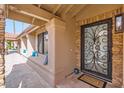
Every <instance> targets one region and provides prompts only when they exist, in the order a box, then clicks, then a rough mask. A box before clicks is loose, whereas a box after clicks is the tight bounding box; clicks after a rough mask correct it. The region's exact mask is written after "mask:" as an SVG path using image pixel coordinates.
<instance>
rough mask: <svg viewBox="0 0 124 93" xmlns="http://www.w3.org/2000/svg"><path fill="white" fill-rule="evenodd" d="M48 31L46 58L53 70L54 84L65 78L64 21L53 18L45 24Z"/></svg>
mask: <svg viewBox="0 0 124 93" xmlns="http://www.w3.org/2000/svg"><path fill="white" fill-rule="evenodd" d="M46 28H47V31H48V38H49V40H48V60H49V63H48V64H49V65H50V69H51V71H52V72H53V79H54V80H53V81H54V82H53V83H54V84H55V85H56V84H57V83H59V81H62V80H63V79H64V78H65V73H66V71H65V70H64V68H65V66H66V65H65V64H66V63H67V61H65V60H66V55H65V52H66V47H65V46H64V45H65V42H66V39H65V28H66V25H65V22H63V21H61V20H59V19H57V18H53V19H52V20H51V21H50V22H49V23H48V24H47V26H46ZM63 72H64V73H63Z"/></svg>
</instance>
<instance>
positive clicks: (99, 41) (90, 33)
mask: <svg viewBox="0 0 124 93" xmlns="http://www.w3.org/2000/svg"><path fill="white" fill-rule="evenodd" d="M107 28H108V24H101V25H96V26H90V27H87V28H85V29H84V31H85V32H84V33H85V35H84V63H85V64H84V65H85V66H84V67H85V69H88V70H91V71H95V72H99V73H102V74H105V75H107V56H108V54H107V51H108V47H107V46H108V45H107V44H108V43H107V40H108V38H107V35H108V33H107Z"/></svg>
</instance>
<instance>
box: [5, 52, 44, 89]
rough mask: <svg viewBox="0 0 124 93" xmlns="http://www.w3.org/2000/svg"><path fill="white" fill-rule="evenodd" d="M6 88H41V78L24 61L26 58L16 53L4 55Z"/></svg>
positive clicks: (42, 85)
mask: <svg viewBox="0 0 124 93" xmlns="http://www.w3.org/2000/svg"><path fill="white" fill-rule="evenodd" d="M5 58H6V62H5V66H6V70H5V71H6V72H5V73H6V78H5V79H6V87H7V88H42V87H44V85H45V82H43V79H42V78H41V77H40V76H39V75H38V74H37V73H36V72H35V71H34V70H33V69H32V68H31V67H30V66H29V65H28V64H27V63H26V62H27V61H28V60H27V58H25V57H24V56H22V55H20V54H18V53H11V54H8V55H6V56H5Z"/></svg>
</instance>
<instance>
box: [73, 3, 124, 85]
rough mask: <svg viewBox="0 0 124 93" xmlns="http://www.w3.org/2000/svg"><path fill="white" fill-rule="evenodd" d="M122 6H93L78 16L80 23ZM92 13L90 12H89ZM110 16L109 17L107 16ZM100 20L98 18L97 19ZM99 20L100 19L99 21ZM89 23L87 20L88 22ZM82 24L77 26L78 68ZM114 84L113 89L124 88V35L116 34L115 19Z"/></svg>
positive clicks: (113, 39)
mask: <svg viewBox="0 0 124 93" xmlns="http://www.w3.org/2000/svg"><path fill="white" fill-rule="evenodd" d="M120 6H121V5H91V6H89V7H88V8H87V9H85V10H84V11H82V13H80V14H79V15H78V16H77V18H76V19H77V20H78V22H80V21H79V20H83V19H86V18H90V17H94V16H97V15H100V14H104V13H107V12H109V11H110V10H112V11H113V9H117V8H119V7H120ZM89 11H90V12H89ZM107 16H108V15H107ZM96 18H98V17H96ZM98 20H99V19H98ZM86 21H87V20H86ZM81 24H82V23H80V25H79V24H77V30H76V33H75V39H76V41H75V44H76V51H75V52H76V55H77V56H76V58H77V66H78V67H80V26H81ZM112 27H113V28H112V44H113V45H112V78H113V79H112V83H110V86H112V87H122V83H123V82H122V81H123V34H122V33H118V34H116V33H115V29H114V28H115V26H114V17H113V25H112Z"/></svg>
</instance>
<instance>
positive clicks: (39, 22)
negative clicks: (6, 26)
mask: <svg viewBox="0 0 124 93" xmlns="http://www.w3.org/2000/svg"><path fill="white" fill-rule="evenodd" d="M8 18H9V19H13V20H18V21H22V22H25V23H29V24H32V20H33V17H30V16H27V15H24V14H21V13H18V12H15V11H12V10H9V11H8ZM45 23H46V22H45V21H42V20H39V19H35V21H34V22H33V25H37V26H41V25H44V24H45Z"/></svg>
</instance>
